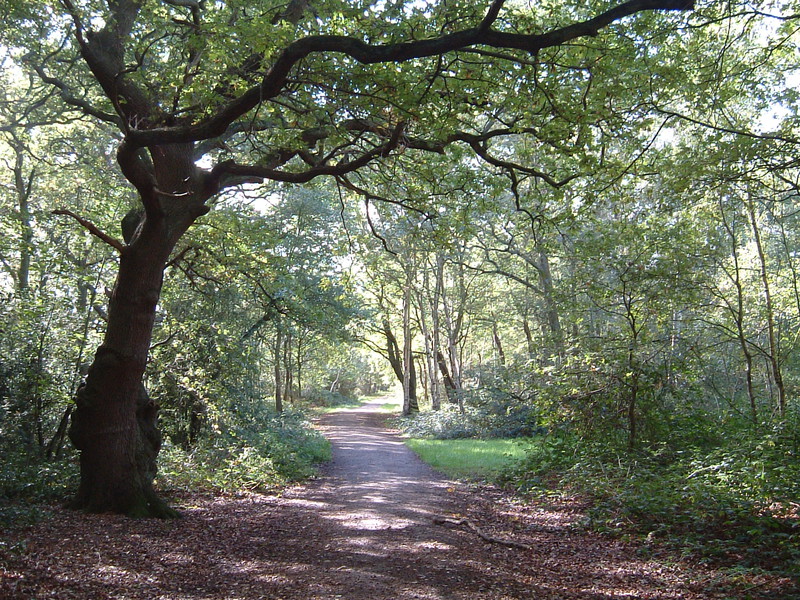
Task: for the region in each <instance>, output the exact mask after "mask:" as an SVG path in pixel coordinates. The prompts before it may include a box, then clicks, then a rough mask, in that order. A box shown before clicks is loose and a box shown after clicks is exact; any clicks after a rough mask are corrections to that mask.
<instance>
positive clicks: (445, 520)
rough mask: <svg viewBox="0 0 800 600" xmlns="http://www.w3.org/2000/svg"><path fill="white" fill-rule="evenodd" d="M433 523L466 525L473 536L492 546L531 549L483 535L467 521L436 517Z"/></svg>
mask: <svg viewBox="0 0 800 600" xmlns="http://www.w3.org/2000/svg"><path fill="white" fill-rule="evenodd" d="M433 522H434V523H435V524H436V525H453V526H454V527H460V526H462V525H466V527H467V529H469V530H470V531H472V532H473V533H474V534H475V535H477V536H478V537H480V538H481V539H483V540H485V541H487V542H491V543H493V544H502V545H503V546H508V547H510V548H521V549H522V550H530V549H531V547H530V546H529V545H528V544H523V543H522V542H515V541H514V540H504V539H503V538H497V537H494V536H491V535H489V534H487V533H484V532H483V531H482V530H481V529H480V527H478V526H477V525H475V523H473V522H472V521H470V520H469V519H449V518H447V517H441V516H436V517H433Z"/></svg>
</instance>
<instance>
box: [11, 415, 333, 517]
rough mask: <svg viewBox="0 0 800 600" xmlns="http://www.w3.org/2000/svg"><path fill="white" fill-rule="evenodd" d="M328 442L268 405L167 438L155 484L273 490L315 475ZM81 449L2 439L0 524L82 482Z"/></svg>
mask: <svg viewBox="0 0 800 600" xmlns="http://www.w3.org/2000/svg"><path fill="white" fill-rule="evenodd" d="M330 455H331V451H330V443H329V442H328V441H327V440H326V439H325V437H324V436H322V434H320V433H319V432H318V431H316V430H314V429H313V428H312V427H311V424H310V423H309V422H308V420H307V419H306V418H305V417H304V415H303V414H301V413H298V412H291V411H289V412H284V413H282V414H275V413H267V414H263V415H260V416H258V417H255V418H254V419H253V420H252V422H250V423H248V425H247V426H246V427H243V426H240V427H231V428H229V429H228V430H227V431H225V432H217V433H216V434H214V435H209V436H207V437H205V438H204V439H202V440H201V441H199V442H198V443H197V444H196V445H195V446H193V447H191V448H181V447H178V446H175V445H173V444H171V443H170V441H169V440H168V439H167V440H165V441H164V444H163V445H162V448H161V452H160V454H159V459H158V460H159V474H158V477H157V479H156V485H157V487H158V489H159V490H160V491H161V493H165V494H166V496H167V497H169V496H170V495H171V494H173V493H176V492H179V493H192V492H197V491H207V492H221V493H232V492H236V491H241V490H274V489H276V488H279V487H281V486H284V485H286V484H287V483H290V482H294V481H300V480H303V479H306V478H308V477H312V476H314V475H315V474H316V472H317V466H318V465H319V464H320V463H322V462H324V461H327V460H330ZM78 481H79V473H78V466H77V456H76V454H75V452H74V451H72V450H67V451H66V453H65V456H64V457H63V458H62V459H60V460H57V461H46V460H44V459H39V458H37V456H36V455H35V454H34V453H32V452H31V451H25V450H24V449H20V448H5V447H0V531H2V530H10V529H15V528H19V527H24V526H27V525H31V524H33V523H35V522H36V521H38V520H40V519H41V518H42V517H43V516H46V515H47V514H48V513H49V506H50V505H52V504H54V503H62V502H64V500H66V499H67V498H69V497H70V495H71V494H73V493H74V492H75V490H76V489H77V488H78Z"/></svg>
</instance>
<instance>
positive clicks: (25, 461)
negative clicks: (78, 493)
mask: <svg viewBox="0 0 800 600" xmlns="http://www.w3.org/2000/svg"><path fill="white" fill-rule="evenodd" d="M77 487H78V466H77V461H76V459H75V457H74V455H73V453H71V452H67V453H66V455H65V456H63V457H61V458H60V459H57V460H52V461H48V460H45V459H44V458H40V457H39V456H38V455H36V454H35V453H33V452H30V451H25V450H24V449H20V448H14V449H10V448H3V449H0V530H6V529H12V528H16V527H24V526H27V525H31V524H33V523H35V522H36V521H38V520H39V519H40V518H41V517H42V516H44V515H46V514H48V512H49V511H48V505H49V504H50V503H52V502H55V501H59V500H63V499H64V498H66V497H67V496H68V495H69V494H70V493H72V492H74V490H76V489H77Z"/></svg>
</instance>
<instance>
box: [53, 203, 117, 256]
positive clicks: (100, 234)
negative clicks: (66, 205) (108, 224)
mask: <svg viewBox="0 0 800 600" xmlns="http://www.w3.org/2000/svg"><path fill="white" fill-rule="evenodd" d="M52 214H54V215H66V216H68V217H72V218H73V219H75V220H76V221H77V222H78V223H80V224H81V225H83V226H84V227H85V228H86V229H87V230H88V231H89V233H91V234H92V235H93V236H95V237H97V238H99V239H101V240H103V241H104V242H105V243H106V244H108V245H109V246H111V247H112V248H115V249H117V250H118V251H119V252H124V251H125V244H123V243H122V242H120V241H119V240H118V239H117V238H115V237H113V236H110V235H108V234H107V233H105V232H104V231H101V230H100V228H99V227H97V225H95V224H94V223H92V222H91V221H89V220H87V219H84V218H83V217H81V216H79V215H76V214H75V213H74V212H72V211H71V210H66V209H63V208H62V209H58V210H54V211H53V213H52Z"/></svg>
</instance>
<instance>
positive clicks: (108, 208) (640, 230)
mask: <svg viewBox="0 0 800 600" xmlns="http://www.w3.org/2000/svg"><path fill="white" fill-rule="evenodd" d="M188 4H191V3H181V2H165V3H164V7H166V8H165V10H167V9H168V10H170V11H176V12H175V14H176V15H177V14H178V12H180V11H181V10H183V8H181V7H185V6H188ZM331 4H333V3H331ZM551 4H553V6H551ZM259 6H260V5H259ZM326 6H327V4H326V5H325V6H323V3H320V5H319V6H318V7H317V8H316V10H317V12H318V13H319V14H323V15H324V14H334V13H333V12H331V11H329V13H326ZM348 6H351V7H354V6H355V4H350V5H348ZM398 6H399V4H398ZM515 6H516V5H515ZM242 10H246V9H242ZM253 10H254V11H256V9H253ZM353 10H355V8H354V9H353ZM359 10H360V9H359ZM407 10H411V9H407ZM515 10H518V11H525V10H527V11H531V12H533V13H535V16H536V17H537V18H538V19H540V20H541V21H542V22H559V19H560V18H563V16H564V15H565V14H567V13H569V10H574V11H579V9H578V8H575V7H572V9H568V8H565V6H564V5H563V4H559V5H558V6H556V5H555V4H554V3H547V2H546V3H537V5H536V8H532V7H530V6H528V5H523V4H522V3H520V4H519V6H518V7H517V8H515ZM270 11H271V12H270ZM536 11H539V12H536ZM256 12H257V11H256ZM263 12H264V14H266V15H270V14H272V12H274V8H270V10H267V9H266V8H265V9H264V11H263ZM799 12H800V7H797V6H795V5H794V4H793V3H791V2H769V3H747V4H744V3H742V4H739V3H734V2H731V3H727V2H719V3H716V2H714V3H708V4H705V5H703V6H702V7H698V8H697V10H696V11H695V12H694V13H692V15H691V16H683V17H680V18H678V17H669V18H666V17H661V16H653V15H649V16H646V17H642V18H641V19H638V20H636V21H634V22H630V23H627V24H626V26H619V27H614V28H612V29H611V31H610V33H608V34H604V35H602V36H600V37H597V38H594V37H592V38H585V39H583V40H582V41H580V42H577V43H573V44H569V45H565V46H560V47H556V48H552V49H548V50H546V51H542V52H541V53H540V54H538V55H537V56H536V57H535V60H534V58H530V59H529V62H528V64H525V63H523V62H522V61H517V62H510V63H502V64H494V63H491V64H490V63H486V62H485V61H483V60H479V59H481V58H485V57H484V56H481V55H479V54H475V55H472V54H468V53H463V54H459V55H457V56H452V57H450V58H442V59H439V62H438V63H436V64H435V65H434V66H432V67H430V68H431V69H432V72H434V71H435V72H437V73H439V74H440V75H441V77H440V78H438V79H437V77H434V76H431V77H430V78H429V81H430V82H431V83H430V86H431V87H432V88H433V99H432V100H430V102H429V103H428V104H424V105H422V106H421V107H420V109H419V111H420V112H419V114H410V115H406V117H407V118H409V119H411V120H413V119H417V120H419V121H426V122H427V121H431V122H433V121H435V120H436V119H437V118H439V116H440V115H439V113H441V114H444V113H447V111H448V105H452V103H453V102H455V101H454V100H453V99H454V98H456V99H457V101H458V102H459V103H461V105H463V106H466V107H467V109H466V110H464V111H462V112H460V113H459V115H458V117H457V118H458V119H460V120H461V121H463V122H465V123H471V124H475V123H477V126H478V129H480V128H481V127H488V126H489V125H488V124H491V125H492V126H498V124H499V125H502V126H504V127H506V128H507V130H508V135H505V136H503V137H502V138H499V139H498V140H497V141H495V142H493V145H492V147H491V156H489V157H488V158H489V160H486V156H484V157H483V158H484V160H479V159H478V158H476V151H475V150H476V148H474V147H471V146H470V144H469V143H461V144H455V145H453V146H451V147H449V148H448V150H447V152H441V153H439V152H427V153H425V152H421V151H418V150H415V149H414V148H412V147H411V146H413V144H409V147H408V148H407V149H406V150H405V151H402V152H395V153H393V154H391V155H390V156H387V157H383V158H382V159H381V160H380V161H379V162H377V163H374V164H372V165H371V166H368V167H365V168H363V169H361V170H359V171H357V172H354V173H352V174H349V175H347V176H345V177H339V178H336V179H315V180H313V181H312V182H309V183H306V184H283V183H280V182H268V183H266V184H260V185H255V184H251V183H245V184H243V185H241V186H238V187H235V188H230V189H227V190H225V191H224V192H223V193H222V194H221V195H219V196H218V197H217V198H216V199H214V200H213V202H212V203H213V210H212V211H211V212H210V213H209V214H208V215H206V216H203V217H201V218H200V220H199V221H198V224H197V225H195V226H194V227H193V228H192V229H191V230H190V231H189V232H188V233H187V234H186V235H185V236H184V238H183V239H182V240H181V242H180V243H179V245H178V247H177V248H176V250H175V252H174V253H173V255H172V257H171V258H170V260H169V262H168V264H167V268H166V271H165V285H164V288H163V293H162V296H161V299H160V301H159V304H158V307H157V317H156V318H157V320H156V326H155V331H154V341H153V344H152V346H151V352H150V361H149V363H148V365H147V372H146V385H147V387H148V390H149V393H150V395H151V396H152V397H153V398H156V399H157V401H158V403H159V405H160V424H161V428H162V430H163V433H164V445H163V447H162V451H161V455H160V459H159V460H160V475H159V478H158V480H157V483H158V485H159V486H160V487H161V489H163V490H167V491H169V490H173V491H174V490H180V489H184V490H186V489H198V488H201V489H213V490H218V491H233V490H236V489H241V488H248V489H254V488H269V487H271V486H276V485H281V484H283V483H285V482H286V481H290V480H296V479H300V478H303V477H305V476H308V475H310V474H311V473H313V468H314V467H313V465H314V464H315V463H317V462H319V461H320V460H324V458H325V456H326V452H327V447H326V444H325V442H324V441H323V440H322V439H321V438H320V436H319V435H318V434H316V433H314V432H313V431H312V430H311V429H310V428H309V426H308V422H307V415H308V413H307V410H308V409H309V408H310V407H326V406H332V405H337V404H341V403H343V402H346V401H347V399H349V398H354V397H357V396H359V395H368V394H374V393H375V392H377V391H380V390H386V389H388V388H389V387H391V386H394V385H398V384H401V385H402V386H403V389H404V406H403V412H404V414H405V415H406V417H405V418H404V419H403V420H402V424H403V426H404V427H405V428H406V429H407V431H408V432H409V433H410V435H412V436H415V437H425V436H433V437H439V438H448V439H452V438H520V439H524V440H527V441H526V443H527V444H529V450H528V458H527V459H525V460H524V461H523V462H521V463H519V464H517V465H515V466H514V467H513V468H512V469H511V470H509V471H508V472H506V473H505V474H504V475H503V476H502V479H503V481H504V483H505V484H507V485H509V486H512V487H514V488H516V489H518V490H519V491H520V492H521V493H526V494H547V493H557V490H562V491H563V490H565V489H568V490H570V491H571V492H570V493H581V494H585V495H586V496H587V497H589V498H591V499H592V502H593V506H594V508H593V510H592V512H591V523H590V525H591V526H593V527H596V528H599V529H604V530H609V531H610V532H616V533H624V534H630V533H634V534H637V535H643V536H646V535H650V536H655V537H658V538H660V539H664V540H666V541H668V542H670V543H674V544H676V545H677V546H678V547H680V548H682V549H683V550H684V551H685V552H693V553H697V554H698V555H701V556H703V557H706V558H709V559H714V560H722V561H728V562H730V563H731V564H736V565H739V566H740V567H754V568H755V567H758V568H765V569H775V570H779V571H784V572H794V573H796V572H797V571H796V569H797V565H798V560H800V549H799V546H798V539H800V532H798V529H797V524H798V520H797V519H798V516H797V509H798V501H799V500H800V494H799V493H798V492H799V491H800V490H799V489H798V485H799V484H798V482H800V461H798V451H800V448H798V445H799V444H800V404H799V403H798V391H799V390H800V387H799V386H800V355H799V354H798V350H800V339H799V337H798V332H800V281H799V278H800V255H798V247H799V245H800V244H799V242H800V118H799V117H800V115H798V95H797V89H796V87H797V82H798V76H800V72H798V64H799V63H798V58H799V57H800V53H799V52H798V48H797V44H798V40H800V37H798V33H797V28H798V26H799V25H800V17H798V16H797V15H798V13H799ZM171 14H172V13H171ZM335 14H336V15H339V16H338V17H337V18H339V19H341V20H342V25H341V27H342V28H343V29H347V28H348V27H351V26H352V23H355V21H354V20H352V19H355V17H354V16H352V15H350V14H349V13H348V12H347V11H346V10H345V9H341V8H340V9H339V12H338V13H335ZM251 17H253V15H251ZM175 18H176V19H177V17H175ZM317 18H318V19H322V17H319V16H317ZM420 18H421V17H420ZM331 19H333V17H331ZM348 19H351V20H348ZM45 26H46V24H41V27H45ZM179 26H180V25H177V26H176V27H179ZM231 26H233V25H231ZM220 27H222V25H220ZM309 27H311V26H310V25H309ZM34 29H35V27H34V26H33V25H32V26H31V28H29V30H27V31H26V30H18V31H16V32H15V33H14V35H11V34H9V33H8V32H6V33H7V34H6V35H5V37H6V38H7V39H6V40H5V45H4V46H3V47H2V48H1V49H0V52H1V53H2V56H0V65H2V69H0V71H1V72H2V75H0V77H2V86H0V90H2V91H1V94H2V95H1V96H0V185H1V187H0V297H1V298H2V301H0V523H2V524H3V525H4V526H5V525H10V524H12V523H15V524H19V523H21V522H22V523H24V522H27V521H28V520H29V519H32V518H35V517H36V514H37V513H38V512H40V511H42V510H45V509H44V508H43V506H45V505H46V503H47V502H49V501H52V500H54V499H63V498H65V497H66V496H67V495H68V494H69V493H70V492H71V491H73V490H74V488H75V487H76V486H77V477H78V475H77V467H76V457H75V451H74V450H73V449H72V447H71V445H70V444H69V441H68V440H67V428H68V421H69V418H70V416H71V413H72V411H73V407H74V403H73V398H74V396H75V394H76V391H77V389H78V387H79V385H80V383H81V381H82V379H83V378H84V376H85V375H86V370H87V368H88V364H89V363H90V362H91V357H92V355H93V352H94V350H95V348H96V347H97V346H98V345H99V344H100V342H101V334H102V332H103V331H104V322H105V318H106V313H105V310H106V309H105V306H106V303H107V299H106V295H107V294H108V293H109V290H110V289H111V288H112V287H113V285H114V275H115V271H116V263H117V261H118V257H117V253H116V252H115V248H113V247H112V246H110V245H108V244H106V243H103V241H102V240H101V239H98V238H99V236H98V235H96V234H95V235H91V233H90V231H89V229H90V228H92V227H94V228H95V229H97V230H99V231H102V232H111V234H112V235H114V236H118V237H119V236H120V234H119V231H120V223H121V222H122V220H123V218H124V217H125V216H126V215H127V214H129V213H130V211H131V210H132V209H135V208H136V207H137V197H136V193H135V191H134V190H133V188H132V187H131V186H130V185H129V184H128V183H127V182H126V181H125V180H124V178H123V177H122V175H121V174H120V172H119V168H118V167H117V165H116V159H115V153H116V151H117V146H118V144H119V141H120V139H121V138H120V133H119V131H118V130H117V129H115V128H114V127H112V126H110V125H109V124H108V123H105V122H103V121H102V119H101V120H98V119H91V118H89V116H87V112H88V111H83V112H81V111H79V110H75V109H76V106H77V104H76V103H75V102H66V103H65V102H63V101H62V100H63V98H64V95H65V94H68V93H70V92H68V91H65V90H64V89H63V88H61V87H59V85H58V83H57V82H56V81H54V80H51V79H52V77H50V75H48V73H50V72H51V70H56V69H57V68H60V67H58V66H57V63H55V62H54V63H53V64H49V63H47V62H46V61H44V60H43V59H41V56H42V55H44V54H45V53H44V52H43V50H42V48H39V49H38V50H37V52H38V54H37V53H33V52H31V51H29V50H26V49H25V47H24V46H23V44H22V43H21V40H22V38H24V36H29V37H28V38H25V40H24V41H25V42H26V43H27V45H28V48H30V46H31V44H33V42H32V41H31V36H33V35H34V31H33V30H34ZM240 33H241V36H242V37H247V36H248V35H252V32H248V31H247V30H246V29H244V28H243V29H242V30H241V32H240ZM40 40H41V43H42V45H43V46H47V45H58V43H60V40H59V39H58V36H57V32H51V34H50V37H48V34H47V33H46V32H45V34H43V35H42V36H41V37H40ZM15 42H16V45H15ZM230 44H231V45H230V46H228V47H226V45H225V44H224V43H223V44H221V46H220V47H218V48H215V50H214V52H219V53H220V54H224V53H226V52H227V53H228V55H230V56H234V57H235V58H236V59H237V60H239V61H240V62H241V59H242V58H244V57H242V56H239V54H241V50H240V48H239V47H238V46H234V45H233V44H234V42H233V41H232V42H230ZM34 54H36V55H35V56H34ZM473 57H474V58H475V60H474V62H473V61H472V58H473ZM37 61H38V62H37ZM231 62H235V61H234V60H231ZM456 63H458V64H456ZM534 63H535V64H534ZM426 64H427V63H426ZM54 65H56V66H54ZM620 65H622V66H620ZM524 69H528V70H532V71H533V72H534V73H535V75H536V77H535V78H531V77H526V78H522V77H519V76H518V75H517V72H518V71H521V70H524ZM398 73H399V71H398ZM406 75H407V73H403V74H402V77H406ZM70 76H71V74H70V73H69V70H68V69H66V70H65V73H64V74H63V77H66V78H68V77H70ZM400 76H401V75H398V77H400ZM342 77H345V75H342ZM401 81H402V80H401ZM340 83H341V82H340ZM212 90H213V92H214V93H217V90H216V88H213V86H208V88H207V90H206V93H208V94H211V93H212ZM417 92H418V90H416V89H415V88H412V87H409V88H404V87H402V86H401V85H396V84H393V83H392V80H391V78H390V77H388V75H386V76H384V79H382V80H380V81H378V82H377V83H375V87H374V88H372V91H371V93H374V94H378V95H381V94H382V96H381V97H384V96H387V95H388V96H389V97H392V98H400V100H398V101H397V104H398V108H397V110H398V111H399V110H401V109H402V106H405V105H406V104H407V103H408V102H410V101H411V97H412V96H413V94H415V93H417ZM404 94H407V95H408V96H409V98H404V97H403V95H404ZM352 97H353V98H354V99H353V107H354V108H353V112H354V113H356V114H357V113H358V111H357V110H356V108H355V107H356V106H359V105H361V104H363V105H365V106H367V105H369V104H370V103H371V102H372V101H373V100H372V99H371V98H370V97H369V95H368V94H364V95H363V97H362V96H359V95H358V94H355V93H353V95H352ZM304 101H306V102H311V101H310V100H308V99H305V100H304ZM391 104H392V103H391V102H390V103H388V107H384V108H383V109H381V110H384V111H390V109H391ZM400 105H402V106H400ZM301 108H302V107H299V106H294V107H289V108H287V107H284V109H285V111H286V114H284V115H283V116H282V119H283V121H282V122H283V127H284V128H285V131H287V132H297V131H307V130H309V129H310V128H312V127H313V126H314V124H315V123H314V121H313V117H314V112H313V110H311V109H309V110H305V109H303V110H301ZM306 108H308V107H307V106H306ZM290 109H291V110H294V113H293V116H291V117H289V116H287V115H289V113H291V110H290ZM365 110H366V109H365ZM437 111H439V112H437ZM470 111H473V112H470ZM517 113H524V114H525V115H526V119H527V120H526V121H525V122H524V123H522V122H518V121H514V120H513V119H512V118H511V117H510V116H509V115H511V114H517ZM447 114H449V113H447ZM477 114H480V115H483V116H481V117H480V119H484V120H483V121H480V122H478V121H479V120H480V119H479V118H478V117H476V116H475V115H477ZM487 114H488V115H490V116H488V117H487V116H485V115H487ZM384 115H385V116H386V119H387V123H391V119H392V118H393V117H392V115H390V114H388V112H385V113H384ZM292 119H294V120H292ZM505 119H508V122H506V121H505ZM287 135H288V133H287ZM222 143H224V142H222ZM478 151H483V152H484V153H486V152H487V148H486V147H479V148H478ZM479 153H480V152H479ZM80 220H82V221H83V225H84V226H82V224H81V223H80V222H79V221H80ZM554 490H556V491H554Z"/></svg>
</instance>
